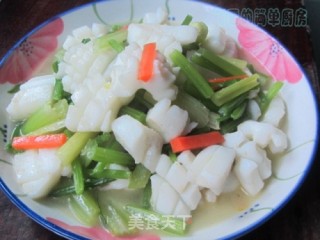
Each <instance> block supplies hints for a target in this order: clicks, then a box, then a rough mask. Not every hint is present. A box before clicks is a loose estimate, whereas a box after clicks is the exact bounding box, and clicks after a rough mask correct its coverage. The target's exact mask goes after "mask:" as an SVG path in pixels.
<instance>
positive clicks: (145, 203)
mask: <svg viewBox="0 0 320 240" xmlns="http://www.w3.org/2000/svg"><path fill="white" fill-rule="evenodd" d="M151 195H152V189H151V180H150V179H149V181H148V183H147V185H146V186H145V188H144V189H143V194H142V207H143V208H144V209H150V208H151V203H150V199H151Z"/></svg>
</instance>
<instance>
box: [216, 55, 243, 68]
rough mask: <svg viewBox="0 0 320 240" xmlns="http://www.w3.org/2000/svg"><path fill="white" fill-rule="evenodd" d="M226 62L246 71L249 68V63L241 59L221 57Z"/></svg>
mask: <svg viewBox="0 0 320 240" xmlns="http://www.w3.org/2000/svg"><path fill="white" fill-rule="evenodd" d="M220 57H221V58H223V59H224V60H226V61H228V62H230V63H231V64H233V65H235V66H236V67H237V68H239V69H242V70H243V69H245V68H246V67H247V66H248V62H247V61H245V60H242V59H239V58H233V57H228V56H220Z"/></svg>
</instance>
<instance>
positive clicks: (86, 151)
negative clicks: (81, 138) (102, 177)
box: [80, 137, 98, 167]
mask: <svg viewBox="0 0 320 240" xmlns="http://www.w3.org/2000/svg"><path fill="white" fill-rule="evenodd" d="M96 139H97V137H96V138H94V139H93V138H91V139H89V140H88V142H87V143H86V145H85V146H84V148H83V149H82V150H81V152H80V159H81V164H82V165H83V166H84V167H88V166H89V165H90V163H91V162H92V158H91V156H92V154H93V153H92V151H93V149H95V147H97V146H98V143H97V140H96Z"/></svg>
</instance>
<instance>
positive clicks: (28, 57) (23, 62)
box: [0, 18, 63, 84]
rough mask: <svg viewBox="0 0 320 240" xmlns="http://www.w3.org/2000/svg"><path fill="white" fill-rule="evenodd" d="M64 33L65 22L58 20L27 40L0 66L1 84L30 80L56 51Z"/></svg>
mask: <svg viewBox="0 0 320 240" xmlns="http://www.w3.org/2000/svg"><path fill="white" fill-rule="evenodd" d="M62 31H63V21H62V19H61V18H57V19H56V20H54V21H52V22H50V23H49V24H47V25H45V26H44V27H42V28H41V29H39V30H38V31H36V32H35V33H33V34H32V35H31V36H29V37H28V38H26V39H25V40H24V41H23V42H22V43H21V44H20V45H19V47H17V48H16V49H15V50H14V51H13V53H12V55H11V56H9V58H8V59H7V61H6V62H5V63H4V64H3V65H2V66H0V83H5V82H9V83H13V84H17V83H22V82H24V81H26V80H28V79H29V78H30V77H31V76H32V74H33V73H34V72H35V71H36V70H37V69H38V68H39V67H41V65H42V64H43V63H44V61H45V60H46V59H47V58H48V57H49V56H50V55H51V54H52V53H53V52H54V51H55V50H56V48H57V46H58V39H57V37H58V36H59V35H60V34H61V33H62Z"/></svg>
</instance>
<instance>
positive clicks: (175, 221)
mask: <svg viewBox="0 0 320 240" xmlns="http://www.w3.org/2000/svg"><path fill="white" fill-rule="evenodd" d="M126 210H127V211H128V212H129V213H130V214H131V216H132V217H137V218H139V219H141V220H143V221H145V222H149V221H152V222H153V223H155V224H157V227H158V228H159V229H161V230H162V231H165V232H168V233H172V234H176V235H180V236H182V235H184V234H185V232H186V228H187V226H186V220H187V219H184V218H178V217H174V216H172V215H169V216H168V215H162V214H160V213H157V212H154V211H151V210H147V209H143V208H139V207H135V206H130V205H127V206H126ZM168 221H170V224H167V223H168Z"/></svg>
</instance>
